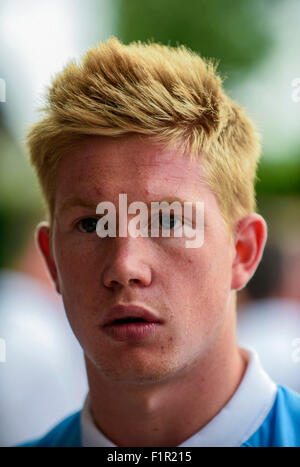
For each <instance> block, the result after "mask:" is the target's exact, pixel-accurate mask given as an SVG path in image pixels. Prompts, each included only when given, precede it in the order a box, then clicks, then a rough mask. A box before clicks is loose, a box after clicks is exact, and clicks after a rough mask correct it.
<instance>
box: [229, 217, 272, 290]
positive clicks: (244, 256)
mask: <svg viewBox="0 0 300 467" xmlns="http://www.w3.org/2000/svg"><path fill="white" fill-rule="evenodd" d="M266 241H267V224H266V222H265V220H264V219H263V218H262V217H261V216H260V215H259V214H256V213H253V214H249V215H248V216H246V217H244V218H243V219H241V220H240V221H239V222H238V224H237V225H236V227H235V258H234V262H233V265H232V283H231V289H232V290H240V289H242V288H243V287H245V285H246V284H247V282H248V281H249V280H250V279H251V277H252V276H253V274H254V273H255V270H256V268H257V266H258V265H259V262H260V260H261V258H262V254H263V250H264V247H265V244H266Z"/></svg>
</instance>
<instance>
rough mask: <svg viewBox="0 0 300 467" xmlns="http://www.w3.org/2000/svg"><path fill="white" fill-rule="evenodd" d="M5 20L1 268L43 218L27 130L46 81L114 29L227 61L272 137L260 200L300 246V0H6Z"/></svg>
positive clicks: (0, 40)
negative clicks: (299, 81) (26, 147)
mask: <svg viewBox="0 0 300 467" xmlns="http://www.w3.org/2000/svg"><path fill="white" fill-rule="evenodd" d="M0 18H1V19H0V44H1V62H0V78H2V79H3V80H5V83H6V95H5V102H3V99H2V102H0V147H1V153H0V267H10V268H18V261H19V259H18V258H19V257H20V255H21V254H22V251H23V250H24V249H25V248H26V245H27V243H28V242H30V241H31V240H30V239H32V237H33V231H34V226H35V224H36V222H37V221H38V220H40V219H42V218H43V205H42V202H41V197H40V194H39V190H38V188H37V183H36V180H35V177H34V175H33V171H32V169H31V168H30V167H29V164H28V160H27V155H26V153H25V150H24V137H25V133H26V129H27V128H28V126H29V125H30V124H31V123H32V122H33V121H35V120H36V119H38V118H39V117H38V113H37V111H36V108H37V107H39V106H40V105H41V104H42V95H43V92H44V90H45V87H46V86H47V84H48V83H49V81H50V78H51V77H52V76H53V75H54V74H55V73H56V72H57V71H59V70H61V68H62V67H63V65H64V64H66V63H67V62H68V60H70V59H71V58H74V57H75V58H79V57H80V56H81V55H82V53H83V52H84V51H85V50H86V49H87V48H88V47H89V46H92V45H94V44H96V43H97V42H98V41H100V40H103V39H106V38H108V37H110V36H111V35H116V36H117V37H118V38H119V39H121V40H122V41H123V42H125V43H129V42H131V41H135V40H141V41H147V40H149V39H154V40H155V41H158V42H161V43H164V44H169V45H178V44H184V45H186V46H187V47H189V48H191V49H192V50H194V51H196V52H198V53H199V54H201V55H202V56H204V57H214V58H215V59H217V60H218V62H219V66H218V70H219V73H220V74H221V75H222V77H223V78H224V80H225V81H224V86H225V88H226V90H227V92H228V93H229V95H230V96H231V97H232V98H233V99H235V100H237V101H238V102H239V103H240V104H241V105H244V106H245V108H246V110H247V111H248V113H249V114H250V116H251V117H252V118H253V120H254V121H255V122H256V124H257V125H258V127H259V128H260V130H261V133H262V136H263V157H262V161H261V164H260V167H259V173H258V182H257V198H258V206H259V211H260V212H261V213H262V214H263V215H264V216H265V218H266V219H267V222H268V225H269V238H270V240H269V241H271V242H272V241H274V242H277V243H278V242H280V243H282V244H285V245H288V246H290V245H297V243H298V241H299V232H300V225H299V224H300V215H299V213H300V131H299V126H300V102H299V101H298V99H297V95H299V96H300V92H299V93H298V94H297V92H298V91H297V89H296V88H295V86H297V81H295V80H297V78H299V77H300V61H299V44H300V32H299V19H300V2H299V1H297V0H296V1H295V0H285V1H280V0H251V2H250V1H249V0H248V1H247V0H226V1H224V0H212V1H208V0H207V1H205V0H186V1H185V2H183V1H182V0H151V1H144V0H98V1H97V0H73V1H70V0H59V1H57V0H51V1H50V0H43V2H41V1H39V0H22V2H20V1H17V0H1V2H0ZM293 83H294V84H293ZM295 83H296V84H295ZM293 93H294V94H293ZM293 96H294V97H293ZM295 96H296V98H295ZM299 100H300V98H299Z"/></svg>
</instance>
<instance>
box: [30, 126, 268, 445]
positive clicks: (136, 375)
mask: <svg viewBox="0 0 300 467" xmlns="http://www.w3.org/2000/svg"><path fill="white" fill-rule="evenodd" d="M119 193H126V194H127V195H128V199H127V201H128V206H129V205H130V203H131V202H132V201H144V202H148V203H149V202H150V201H154V200H159V199H160V200H163V199H166V198H167V199H171V198H174V197H181V198H183V199H185V200H189V201H202V202H204V206H205V215H204V218H205V222H204V224H205V225H204V233H205V235H204V243H203V245H202V246H201V247H200V248H196V249H188V248H185V238H184V237H183V238H180V237H177V238H176V237H173V238H164V237H158V238H157V237H156V238H151V237H148V238H147V237H140V238H132V237H130V236H128V237H124V238H118V237H117V238H105V239H103V238H102V239H101V238H99V237H98V236H97V234H96V233H95V232H93V231H92V233H85V232H83V231H82V230H81V229H79V225H78V222H79V220H80V219H82V218H86V217H91V216H92V217H94V216H95V213H96V206H97V205H98V204H99V202H100V201H111V202H113V203H114V205H115V206H116V211H117V219H118V207H119V206H118V201H119ZM55 194H56V198H55V213H54V215H55V217H54V224H53V229H52V231H51V232H52V237H51V238H50V229H49V227H48V226H45V225H40V226H39V227H38V230H37V240H38V245H39V247H40V250H41V252H42V254H43V256H44V259H45V261H46V264H47V267H48V270H49V272H50V274H51V276H52V278H53V281H54V283H55V287H56V290H57V291H58V293H61V295H62V298H63V301H64V305H65V309H66V313H67V317H68V319H69V321H70V324H71V327H72V329H73V331H74V333H75V335H76V336H77V338H78V340H79V343H80V344H81V346H82V348H83V351H84V354H85V362H86V369H87V375H88V380H89V389H90V399H91V410H92V414H93V417H94V420H95V421H96V424H97V425H98V427H99V428H100V429H101V430H102V431H103V433H104V434H106V435H107V437H108V438H109V439H111V440H112V441H113V442H114V443H115V444H116V445H117V446H177V445H179V444H180V443H182V442H183V441H184V440H186V439H187V438H188V437H190V436H191V435H192V434H194V433H195V432H196V431H198V430H199V429H200V428H201V427H203V426H204V425H205V424H206V423H208V421H209V420H211V419H212V418H213V417H214V416H215V415H216V414H217V413H218V412H219V411H220V410H221V409H222V407H224V405H225V404H226V402H227V401H228V400H229V399H230V397H231V396H232V395H233V393H234V391H235V390H236V388H237V386H238V384H239V383H240V381H241V378H242V376H243V374H244V371H245V368H246V365H247V360H248V356H247V352H245V351H244V350H243V349H240V348H239V347H238V345H237V342H236V336H235V303H234V291H235V290H238V289H239V288H242V287H243V286H245V284H246V283H247V281H248V280H249V278H250V277H251V275H252V274H253V273H254V271H255V268H256V267H257V265H258V263H259V261H260V258H261V255H262V251H263V248H264V244H265V241H266V238H267V228H266V224H265V222H264V220H263V219H262V217H261V216H259V215H258V214H256V213H250V214H249V215H247V216H245V217H244V218H243V219H240V220H239V222H238V224H237V225H236V226H235V227H234V232H233V236H231V235H230V234H229V233H228V231H227V230H225V228H224V223H223V220H222V216H221V213H220V210H219V207H218V203H217V201H216V199H215V196H214V194H213V193H212V192H211V190H210V189H209V188H208V186H207V183H206V180H205V177H204V174H203V170H202V165H201V159H200V162H199V161H198V162H196V161H193V162H192V161H191V160H189V159H183V158H181V157H178V154H177V152H176V148H173V149H169V150H165V149H163V148H162V147H160V146H159V145H157V144H156V145H155V144H154V143H153V142H151V141H150V140H149V138H145V137H143V138H141V137H140V136H139V137H138V136H136V135H133V136H129V137H122V138H110V137H87V138H86V139H85V140H84V141H83V142H82V143H81V144H78V146H77V147H76V148H74V149H73V150H72V151H69V152H67V153H65V154H64V155H63V157H62V159H61V161H60V163H59V166H58V172H57V179H56V192H55ZM74 196H75V197H80V198H84V199H88V200H92V202H93V205H94V206H92V207H82V206H81V207H78V206H77V207H73V208H72V209H70V210H68V211H66V212H64V213H59V209H60V208H61V206H62V204H63V203H64V202H65V201H66V199H69V198H70V197H74ZM132 216H133V215H132ZM129 220H130V215H128V222H129ZM50 241H51V242H52V247H53V253H51V251H50V247H49V244H50ZM117 302H138V303H139V304H140V305H142V306H145V307H146V308H147V307H148V308H151V309H152V311H153V312H154V313H155V314H156V316H157V317H158V318H160V319H161V320H163V324H162V325H161V326H159V327H158V328H157V332H155V333H154V334H153V335H151V336H148V337H147V338H144V339H142V340H140V341H136V342H119V341H118V342H117V341H114V340H113V339H111V338H110V337H109V336H108V335H107V334H105V333H104V332H103V330H102V328H101V326H100V323H101V320H102V319H103V317H104V315H105V314H106V313H107V311H108V310H109V308H110V307H111V306H113V305H115V304H116V303H117Z"/></svg>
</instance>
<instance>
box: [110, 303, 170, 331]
mask: <svg viewBox="0 0 300 467" xmlns="http://www.w3.org/2000/svg"><path fill="white" fill-rule="evenodd" d="M122 318H142V319H144V320H146V321H148V322H151V323H162V320H161V319H160V318H158V317H157V316H156V314H155V313H153V312H152V311H150V310H148V309H147V308H144V307H141V306H138V305H131V304H126V305H123V304H118V305H115V306H113V307H112V308H110V309H109V311H108V312H107V313H106V315H105V316H104V319H103V321H102V326H109V325H110V324H112V323H113V322H114V321H115V320H117V319H122Z"/></svg>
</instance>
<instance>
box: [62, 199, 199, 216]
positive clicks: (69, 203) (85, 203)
mask: <svg viewBox="0 0 300 467" xmlns="http://www.w3.org/2000/svg"><path fill="white" fill-rule="evenodd" d="M163 201H166V202H167V203H169V204H172V203H173V202H174V201H178V202H179V203H181V204H184V203H190V202H191V203H192V205H193V206H194V205H195V201H190V200H184V199H182V198H179V197H177V196H175V197H168V196H166V197H165V198H163V199H152V200H151V201H148V202H145V201H144V202H145V203H146V204H147V207H148V208H150V209H151V202H158V203H162V202H163ZM100 202H101V201H99V202H98V203H95V202H93V201H90V200H85V199H83V198H80V197H78V196H73V197H72V198H68V199H66V201H64V203H63V204H62V205H61V207H60V208H59V209H58V216H59V215H60V214H62V213H63V212H64V211H66V210H68V209H70V208H72V207H75V206H82V207H86V208H91V209H94V211H95V212H96V207H97V206H98V204H99V203H100ZM129 206H130V204H129Z"/></svg>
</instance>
